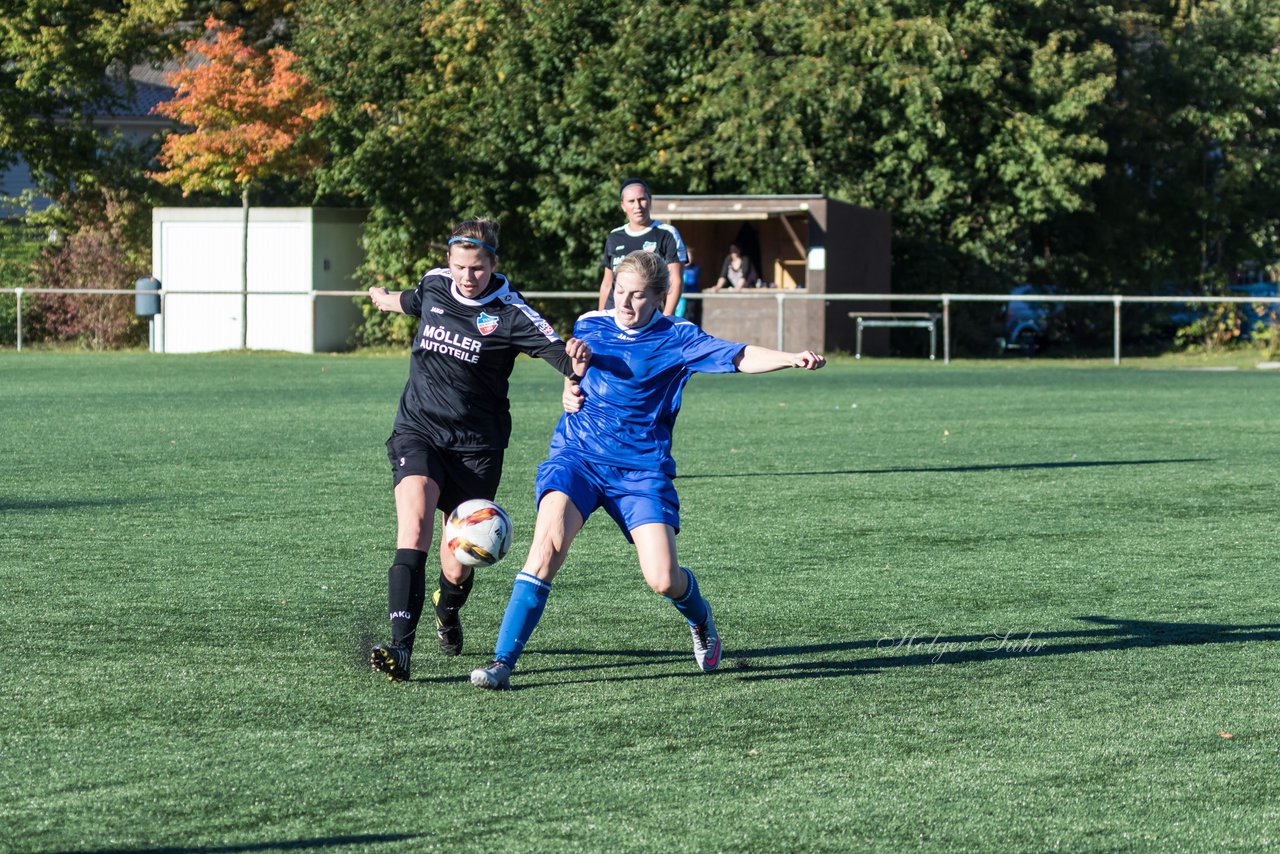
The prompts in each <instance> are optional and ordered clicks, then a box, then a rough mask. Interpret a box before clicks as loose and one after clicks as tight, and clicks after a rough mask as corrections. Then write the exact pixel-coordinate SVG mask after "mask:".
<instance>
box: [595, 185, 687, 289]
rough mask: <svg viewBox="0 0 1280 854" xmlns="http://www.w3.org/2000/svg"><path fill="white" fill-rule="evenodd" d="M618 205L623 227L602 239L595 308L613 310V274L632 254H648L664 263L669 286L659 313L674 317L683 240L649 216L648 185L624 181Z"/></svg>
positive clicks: (681, 273) (684, 257) (683, 259)
mask: <svg viewBox="0 0 1280 854" xmlns="http://www.w3.org/2000/svg"><path fill="white" fill-rule="evenodd" d="M618 198H619V202H618V204H619V206H620V207H621V208H622V212H623V213H624V214H626V215H627V221H626V224H624V225H620V226H618V227H617V228H615V229H614V230H613V231H611V232H609V233H608V234H607V235H605V238H604V277H603V278H602V279H601V280H600V304H599V309H600V310H601V311H605V310H606V309H610V308H613V271H614V270H616V269H617V267H618V265H619V264H621V263H622V259H623V258H626V257H627V256H628V255H630V254H631V253H632V252H637V251H640V250H642V249H643V250H644V251H645V252H652V253H654V254H655V255H657V256H658V257H660V258H661V259H662V260H663V261H665V262H666V264H667V273H668V276H669V278H670V279H671V287H670V288H669V289H668V291H667V301H666V303H665V304H664V305H663V306H662V313H663V314H674V313H675V310H676V305H677V304H678V303H679V302H680V291H681V287H682V282H683V280H684V263H685V262H686V261H688V260H689V258H688V254H687V252H686V250H685V246H684V240H683V239H681V237H680V232H679V231H676V228H675V226H673V225H669V224H667V223H665V222H658V221H657V220H656V219H653V218H652V217H651V216H650V215H649V209H650V208H651V207H652V206H653V197H652V196H651V195H649V185H648V184H646V183H645V182H644V181H643V180H641V179H640V178H627V179H626V180H625V181H623V182H622V188H621V189H620V190H619V192H618Z"/></svg>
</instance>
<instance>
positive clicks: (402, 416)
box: [395, 268, 573, 451]
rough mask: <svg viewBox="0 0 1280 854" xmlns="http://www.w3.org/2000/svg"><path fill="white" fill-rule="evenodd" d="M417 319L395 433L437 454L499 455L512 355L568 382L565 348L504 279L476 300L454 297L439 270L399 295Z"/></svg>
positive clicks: (506, 428)
mask: <svg viewBox="0 0 1280 854" xmlns="http://www.w3.org/2000/svg"><path fill="white" fill-rule="evenodd" d="M400 307H401V308H403V309H404V312H405V314H409V315H413V316H415V317H419V318H421V321H420V322H419V324H418V334H417V336H416V337H415V338H414V341H413V352H412V354H411V356H410V360H409V381H408V382H407V383H406V384H405V387H404V394H402V395H401V396H400V409H399V411H398V412H397V413H396V422H395V432H397V433H405V432H410V433H416V434H418V435H419V436H422V437H423V438H424V439H426V440H427V441H428V442H430V443H431V444H432V445H435V446H436V447H438V448H442V449H448V450H455V451H482V450H500V449H503V448H505V447H507V442H508V440H509V439H510V438H511V402H510V401H509V400H508V399H507V390H508V382H509V380H510V378H511V369H512V367H513V366H514V365H515V360H516V355H517V354H519V353H525V354H527V355H529V356H537V357H538V358H541V359H545V360H546V361H548V362H550V363H551V364H552V365H554V366H555V367H556V369H557V370H558V371H560V373H562V374H564V375H565V376H570V375H571V374H572V373H573V363H572V361H571V360H570V359H569V357H568V355H566V353H565V351H564V342H563V341H561V340H560V336H558V335H556V331H555V330H554V329H552V328H551V324H549V323H547V321H546V320H544V319H543V318H542V316H541V315H540V314H538V312H536V311H534V309H533V308H532V307H530V306H529V305H528V304H527V303H525V301H524V298H523V297H522V296H520V294H519V293H517V292H516V291H514V290H512V289H511V283H510V282H508V281H507V280H506V278H505V277H503V276H501V275H499V274H497V273H495V274H494V275H493V281H492V282H491V283H490V290H489V292H488V293H486V294H485V295H484V296H483V297H481V298H480V299H479V300H472V299H467V298H466V297H464V296H462V294H460V293H458V291H457V289H456V288H455V287H454V285H453V279H452V278H450V276H449V271H448V270H447V269H445V268H439V269H435V270H431V271H429V272H428V273H427V274H426V275H425V276H423V277H422V281H420V282H419V283H418V287H417V288H416V289H414V290H412V291H404V292H402V293H401V295H400Z"/></svg>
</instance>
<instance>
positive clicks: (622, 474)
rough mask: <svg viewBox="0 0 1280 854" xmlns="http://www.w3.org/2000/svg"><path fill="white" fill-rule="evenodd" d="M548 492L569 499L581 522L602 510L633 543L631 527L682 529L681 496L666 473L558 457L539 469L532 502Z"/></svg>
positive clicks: (566, 456)
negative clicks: (658, 526)
mask: <svg viewBox="0 0 1280 854" xmlns="http://www.w3.org/2000/svg"><path fill="white" fill-rule="evenodd" d="M548 492H563V493H564V494H565V495H567V496H569V500H570V501H572V502H573V506H574V507H577V508H578V512H579V513H581V514H582V519H583V521H586V519H587V517H589V516H590V515H591V514H592V513H593V512H595V510H596V508H597V507H603V508H604V511H605V512H606V513H608V514H609V515H610V516H611V517H612V518H613V521H614V522H617V523H618V527H619V528H621V529H622V533H623V534H624V535H625V536H626V538H627V542H634V540H632V539H631V531H632V529H633V528H638V527H640V526H641V525H648V524H650V523H653V522H660V523H662V524H664V525H670V526H671V527H672V528H674V529H675V530H676V532H677V533H678V532H679V531H680V498H679V496H677V495H676V487H675V484H673V483H672V482H671V478H670V477H668V476H667V475H665V474H663V473H662V472H655V471H635V470H633V469H620V468H617V467H615V466H606V465H602V464H600V463H593V462H590V461H589V460H584V459H582V458H581V457H575V456H572V455H570V454H559V455H557V456H555V457H552V458H551V459H549V460H547V461H546V462H544V463H543V464H542V465H540V466H538V478H537V481H536V482H535V484H534V487H533V495H534V499H535V500H536V501H537V502H538V503H539V504H540V503H542V496H544V495H546V494H547V493H548Z"/></svg>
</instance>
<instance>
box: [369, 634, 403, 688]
mask: <svg viewBox="0 0 1280 854" xmlns="http://www.w3.org/2000/svg"><path fill="white" fill-rule="evenodd" d="M369 666H370V667H372V668H373V669H374V670H375V671H376V672H378V673H385V674H387V678H388V679H390V680H391V681H392V682H408V681H409V650H408V649H407V648H406V647H404V646H402V645H400V644H398V643H391V644H377V645H376V646H374V648H373V650H372V651H371V652H370V653H369Z"/></svg>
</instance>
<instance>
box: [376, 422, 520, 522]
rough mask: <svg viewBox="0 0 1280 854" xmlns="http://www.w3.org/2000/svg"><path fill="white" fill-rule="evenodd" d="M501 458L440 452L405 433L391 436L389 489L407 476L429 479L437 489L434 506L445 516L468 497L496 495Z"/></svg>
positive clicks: (479, 453) (499, 453) (485, 453)
mask: <svg viewBox="0 0 1280 854" xmlns="http://www.w3.org/2000/svg"><path fill="white" fill-rule="evenodd" d="M502 455H503V452H502V451H501V450H495V451H444V450H441V449H440V448H437V447H435V446H434V445H432V444H430V443H428V442H426V441H424V440H423V439H420V438H419V437H417V436H414V435H412V434H409V433H392V434H391V438H390V439H388V440H387V460H388V461H389V462H390V463H391V488H392V489H394V488H395V487H397V486H399V485H400V481H401V480H403V479H404V478H406V477H409V476H411V475H422V476H423V477H429V478H431V479H432V480H434V481H435V482H436V484H437V485H439V487H440V501H439V504H438V505H437V507H438V509H439V510H440V511H441V512H442V513H446V514H448V513H451V512H452V511H453V508H455V507H457V506H458V505H459V504H461V503H462V502H464V501H469V500H470V499H472V498H487V499H489V500H490V501H492V500H493V499H494V498H496V497H497V496H498V481H500V480H501V479H502Z"/></svg>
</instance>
